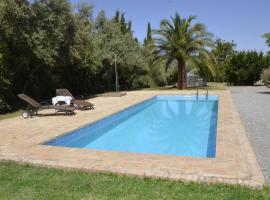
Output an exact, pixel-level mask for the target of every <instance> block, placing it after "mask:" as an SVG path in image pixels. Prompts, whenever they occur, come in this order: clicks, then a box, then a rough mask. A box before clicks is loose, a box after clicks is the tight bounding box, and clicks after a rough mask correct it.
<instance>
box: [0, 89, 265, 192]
mask: <svg viewBox="0 0 270 200" xmlns="http://www.w3.org/2000/svg"><path fill="white" fill-rule="evenodd" d="M181 94H195V91H188V90H187V91H177V90H162V91H133V92H128V93H127V95H126V96H123V97H96V98H93V99H90V100H89V101H90V102H92V103H94V104H95V109H94V110H88V111H76V115H74V116H44V117H33V118H31V119H26V120H25V119H22V118H21V117H16V118H12V119H6V120H2V121H0V160H5V161H15V162H18V163H30V164H34V165H38V166H47V167H55V168H63V169H72V170H74V169H76V170H84V171H93V172H112V173H117V174H124V175H131V176H140V177H143V176H147V177H153V178H166V179H173V180H182V181H196V182H206V183H227V184H240V185H244V186H249V187H254V188H262V186H263V184H264V177H263V175H262V172H261V170H260V167H259V165H258V163H257V160H256V157H255V154H254V152H253V150H252V147H251V145H250V143H249V141H248V137H247V135H246V132H245V129H244V126H243V125H242V122H241V119H240V117H239V114H238V112H237V110H236V108H235V105H234V103H233V99H232V97H231V94H230V91H228V90H224V91H210V94H215V95H218V96H219V109H218V127H217V142H216V146H217V147H216V157H215V158H195V157H188V156H167V155H156V154H140V153H127V152H113V151H98V150H91V149H79V148H66V147H56V146H46V145H42V143H44V142H45V141H48V140H51V139H52V138H55V137H58V136H60V135H63V134H65V133H67V132H69V131H72V130H75V129H77V128H79V127H82V126H84V125H86V124H88V123H91V122H94V121H97V120H99V119H102V118H104V117H106V116H109V115H111V114H113V113H116V112H118V111H121V110H123V109H125V108H127V107H129V106H131V105H134V104H137V103H139V102H141V101H143V100H146V99H149V98H151V97H153V96H155V95H181Z"/></svg>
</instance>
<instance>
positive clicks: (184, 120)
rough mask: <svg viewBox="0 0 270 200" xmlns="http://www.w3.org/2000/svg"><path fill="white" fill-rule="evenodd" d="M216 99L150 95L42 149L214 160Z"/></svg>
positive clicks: (49, 143)
mask: <svg viewBox="0 0 270 200" xmlns="http://www.w3.org/2000/svg"><path fill="white" fill-rule="evenodd" d="M217 117H218V96H213V95H211V96H208V98H207V99H206V96H198V98H196V96H195V95H194V96H175V95H174V96H173V95H172V96H155V97H153V98H151V99H148V100H146V101H143V102H141V103H139V104H136V105H134V106H131V107H129V108H127V109H125V110H123V111H121V112H118V113H116V114H113V115H111V116H109V117H106V118H103V119H101V120H99V121H97V122H95V123H92V124H89V125H87V126H85V127H82V128H80V129H77V130H75V131H73V132H71V133H68V134H66V135H64V136H61V137H58V138H56V139H53V140H51V141H49V142H47V143H45V144H46V145H52V146H64V147H76V148H84V149H97V150H108V151H123V152H135V153H150V154H163V155H178V156H193V157H210V158H213V157H215V153H216V130H217Z"/></svg>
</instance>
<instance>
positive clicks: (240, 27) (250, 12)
mask: <svg viewBox="0 0 270 200" xmlns="http://www.w3.org/2000/svg"><path fill="white" fill-rule="evenodd" d="M71 2H72V3H76V2H79V0H71ZM86 2H90V3H92V4H93V5H94V16H96V15H97V13H98V12H99V11H100V10H105V12H106V15H107V16H109V17H111V16H113V15H114V13H115V11H116V9H119V10H120V11H121V12H124V13H125V16H126V19H127V20H131V21H132V25H133V31H134V35H135V36H136V37H137V38H138V39H139V40H140V41H143V39H144V37H145V35H146V27H147V22H148V21H149V22H150V23H151V25H152V28H158V27H159V22H160V20H161V19H164V18H169V17H170V16H172V15H174V13H175V12H176V11H177V12H179V13H180V15H181V16H184V17H187V16H189V15H195V16H197V19H196V21H195V22H200V23H203V24H205V25H206V26H207V28H208V30H209V31H210V32H211V33H213V34H214V36H215V37H219V38H222V39H224V40H228V41H231V40H234V41H235V42H236V43H237V49H238V50H242V49H244V50H248V49H249V50H253V49H255V50H258V51H261V50H262V51H267V50H268V48H267V46H266V44H265V41H264V39H263V38H262V37H261V36H262V35H263V34H264V33H266V32H270V0H90V1H89V0H88V1H87V0H86Z"/></svg>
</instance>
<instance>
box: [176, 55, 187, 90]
mask: <svg viewBox="0 0 270 200" xmlns="http://www.w3.org/2000/svg"><path fill="white" fill-rule="evenodd" d="M185 77H186V76H185V62H183V61H182V60H180V59H179V60H178V80H177V88H178V89H179V90H183V89H185V88H186V79H185Z"/></svg>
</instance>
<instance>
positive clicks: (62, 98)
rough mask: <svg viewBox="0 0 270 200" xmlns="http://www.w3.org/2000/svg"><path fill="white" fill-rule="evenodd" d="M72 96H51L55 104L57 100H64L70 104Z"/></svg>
mask: <svg viewBox="0 0 270 200" xmlns="http://www.w3.org/2000/svg"><path fill="white" fill-rule="evenodd" d="M71 100H72V97H69V96H56V97H53V98H52V104H53V105H56V104H57V103H58V102H60V101H61V102H65V103H66V104H67V105H70V103H71Z"/></svg>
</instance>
